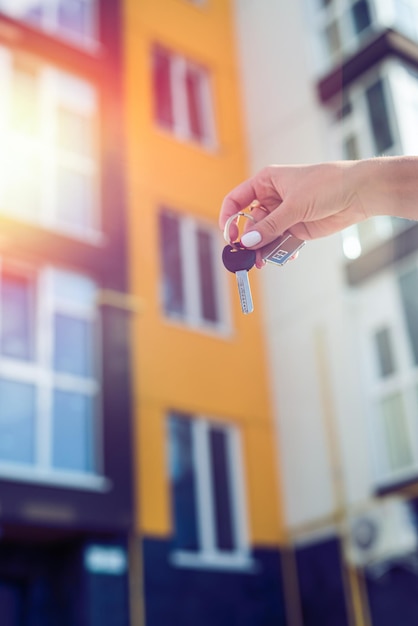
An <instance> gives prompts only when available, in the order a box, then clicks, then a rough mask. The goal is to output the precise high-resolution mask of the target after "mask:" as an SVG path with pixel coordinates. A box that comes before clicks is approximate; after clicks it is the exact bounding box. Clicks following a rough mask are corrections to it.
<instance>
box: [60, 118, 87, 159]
mask: <svg viewBox="0 0 418 626" xmlns="http://www.w3.org/2000/svg"><path fill="white" fill-rule="evenodd" d="M57 123H58V145H59V147H60V148H63V149H64V150H68V151H69V152H74V153H75V154H80V155H82V156H92V154H93V128H92V124H93V122H92V119H91V118H90V117H89V116H88V115H83V114H81V113H79V112H77V111H72V110H71V109H69V108H67V107H64V106H60V107H58V110H57Z"/></svg>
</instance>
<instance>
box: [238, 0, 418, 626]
mask: <svg viewBox="0 0 418 626" xmlns="http://www.w3.org/2000/svg"><path fill="white" fill-rule="evenodd" d="M236 11H237V33H238V47H239V59H240V64H241V71H242V80H243V98H244V103H245V113H246V122H247V128H248V146H249V153H250V159H251V168H252V171H253V172H254V173H255V172H256V171H257V170H258V169H260V168H261V167H263V166H264V165H268V164H270V163H312V162H320V161H326V160H332V159H335V158H338V159H341V158H350V159H356V158H363V157H370V156H374V155H377V154H386V155H391V154H418V1H417V0H292V1H285V0H236ZM417 184H418V172H417ZM417 215H418V207H417ZM262 277H263V281H262V282H263V297H264V301H263V303H257V302H256V303H255V305H256V306H263V308H264V311H265V330H266V341H267V343H268V346H269V358H270V372H271V384H272V390H273V394H274V398H275V404H276V412H277V425H278V429H277V431H278V447H279V465H280V470H279V471H280V473H281V476H282V480H283V486H284V494H285V507H286V515H287V522H288V526H289V542H290V543H291V544H292V545H293V546H295V548H296V551H295V555H296V562H297V567H298V573H299V590H298V593H299V596H300V599H301V600H300V603H301V607H302V609H301V611H300V612H299V614H298V617H297V618H296V617H295V618H294V619H295V620H296V619H299V622H297V621H294V623H295V625H296V624H299V623H300V624H304V626H307V625H308V624H309V626H310V625H311V624H312V625H315V624H318V625H319V624H320V625H321V626H322V625H323V624H328V623H330V624H332V625H333V626H334V624H337V623H338V624H340V623H341V624H343V623H344V621H337V617H334V618H333V619H334V621H330V622H327V621H326V619H325V617H324V616H325V613H324V611H325V612H326V610H327V609H326V606H327V604H328V608H329V602H328V603H327V601H326V600H324V603H323V605H321V602H320V601H318V604H317V606H316V607H315V609H313V608H312V606H311V608H312V611H311V612H309V610H308V609H307V608H306V607H307V606H308V605H309V602H310V600H311V596H310V595H309V594H310V591H309V584H308V583H307V582H306V581H307V577H308V578H309V576H311V574H310V573H309V572H308V573H307V571H308V569H309V568H307V558H308V557H306V554H305V556H304V548H306V550H307V549H308V547H309V549H312V550H313V551H314V550H315V549H316V548H317V549H318V561H319V560H320V559H321V557H320V554H321V549H320V548H321V546H323V547H324V549H325V548H326V547H327V550H329V549H330V546H332V545H334V547H333V548H332V550H334V553H333V554H334V556H333V557H332V559H334V561H333V563H334V565H332V566H331V565H329V567H328V570H327V571H325V570H326V566H325V565H322V567H323V569H322V570H321V571H322V575H323V576H324V580H323V582H324V581H326V580H327V581H329V582H331V581H332V580H333V574H332V573H331V570H333V568H334V569H335V568H337V569H338V567H337V565H338V559H339V546H340V545H341V544H340V539H339V538H344V539H343V543H344V544H345V545H347V543H350V541H348V539H347V536H348V535H347V534H346V533H344V528H345V527H346V520H347V519H349V518H350V519H351V516H352V515H358V514H359V512H360V513H361V514H362V512H363V511H364V508H365V507H366V508H368V507H370V505H371V504H372V503H374V508H375V507H376V502H377V498H379V502H382V501H383V500H385V501H387V498H388V497H389V496H393V494H396V495H397V496H399V493H400V492H401V494H402V496H403V497H405V495H406V496H407V501H408V503H409V504H408V507H409V509H410V510H411V511H413V509H414V507H415V506H416V505H415V501H414V496H415V494H418V490H417V484H418V483H417V480H418V432H417V431H418V295H417V294H418V225H416V224H415V223H412V222H407V221H404V220H397V219H391V218H376V219H374V220H369V221H367V222H364V223H362V224H360V225H359V226H355V227H352V228H350V229H347V231H345V232H344V233H342V234H337V235H334V236H331V237H328V238H324V239H321V240H316V241H313V242H309V243H308V244H307V245H306V246H305V248H304V249H303V251H302V252H301V254H300V258H299V259H298V261H297V262H293V263H289V264H288V265H287V266H286V267H285V268H284V269H278V268H276V267H275V266H274V267H273V266H269V267H267V268H265V269H263V271H262ZM400 507H403V505H400V506H397V507H395V508H396V513H395V515H396V514H397V513H402V512H403V508H400ZM385 519H388V518H385ZM379 523H380V525H382V524H383V523H384V522H379ZM386 525H387V524H386ZM392 535H393V537H392V539H391V541H392V544H393V546H392V547H394V550H395V553H396V552H397V553H401V552H402V554H403V548H405V546H407V548H405V550H404V551H406V552H407V553H408V554H409V552H412V550H413V548H414V547H415V541H416V540H415V533H414V532H413V526H411V525H410V524H409V523H407V522H404V523H403V524H402V525H399V524H398V525H397V526H396V532H394V533H392ZM400 537H403V538H405V537H406V538H407V539H405V544H404V545H403V547H402V546H401V545H400V544H401V539H399V538H400ZM330 542H331V543H330ZM333 542H334V544H333ZM397 544H399V545H397ZM351 547H353V544H352V541H351ZM373 549H374V550H375V551H374V552H373V553H372V552H370V551H367V549H364V550H363V552H361V549H360V550H359V549H357V552H356V554H355V556H354V557H351V559H349V562H350V563H351V564H352V563H353V558H354V561H355V562H356V563H357V561H356V558H357V559H360V564H361V565H366V564H369V562H370V561H371V560H372V559H373V558H374V557H376V558H377V559H378V560H379V562H382V563H384V564H385V565H384V567H385V570H387V569H388V568H389V565H388V563H387V559H386V556H385V555H384V554H383V548H382V547H381V546H380V547H379V546H378V545H377V544H376V545H375V546H374V548H373ZM306 550H305V552H306ZM379 550H380V552H379ZM312 554H313V552H311V556H310V557H309V558H310V559H311V562H312V559H313V557H312ZM346 554H351V555H352V552H349V553H346ZM328 555H329V552H328ZM383 557H384V558H383ZM327 558H328V557H327ZM330 558H331V557H330ZM322 563H324V561H323V560H322ZM346 565H347V564H346V563H345V564H344V562H342V565H341V568H340V570H341V572H340V573H341V587H342V588H343V591H342V592H341V594H342V595H341V597H340V601H341V607H342V606H343V605H344V606H345V609H343V608H340V609H339V610H340V613H338V611H337V613H338V616H339V617H338V619H340V618H341V620H344V619H346V620H349V619H354V620H355V622H353V623H355V624H366V623H370V624H373V626H381V625H385V626H386V624H388V625H389V624H390V625H391V626H393V625H394V624H395V623H399V624H402V626H409V625H410V624H411V626H412V625H413V624H415V623H416V622H417V619H418V607H416V606H415V605H414V602H415V601H414V600H413V599H412V597H411V598H410V601H409V599H407V600H405V601H403V602H402V608H401V609H400V613H399V615H401V614H402V611H404V613H403V614H402V617H400V618H399V619H397V621H396V622H394V621H393V616H392V614H391V612H390V608H391V607H393V610H395V607H397V606H398V604H399V601H398V596H397V586H396V584H397V583H396V584H395V582H393V581H392V582H393V584H391V585H390V588H388V589H385V591H384V588H383V587H382V585H381V581H380V577H379V576H378V575H377V574H379V572H380V571H381V570H377V569H376V568H375V569H374V570H373V571H372V574H373V576H372V575H371V574H370V569H367V571H366V577H365V578H364V579H363V577H361V580H360V577H359V576H356V572H357V574H358V570H355V571H354V572H353V570H352V568H351V567H350V568H348V569H347V566H346ZM382 567H383V566H382ZM335 575H337V574H335ZM338 575H339V574H338ZM312 576H314V575H313V574H312ZM402 576H410V577H414V576H415V575H414V574H412V573H411V574H407V573H406V570H405V568H402ZM334 578H335V577H334ZM408 580H409V579H408ZM411 580H412V579H411ZM304 581H305V582H304ZM347 581H348V583H347ZM359 581H360V582H359ZM362 581H363V582H362ZM379 581H380V582H379ZM416 582H417V581H416V579H415V584H416ZM321 584H322V583H321ZM362 587H364V588H367V592H368V593H367V594H363V599H362V601H361V602H360V605H361V606H360V608H359V607H358V606H357V608H356V594H357V596H359V595H361V589H362ZM311 591H312V590H311ZM324 591H325V587H324ZM340 591H341V590H340ZM338 593H340V592H338ZM338 593H337V595H338ZM382 593H386V600H387V605H386V608H385V609H383V605H382V602H381V597H382ZM326 597H328V598H329V596H326ZM342 597H344V600H342V599H341V598H342ZM350 606H352V607H353V608H352V610H351V609H350ZM388 607H389V608H388ZM315 611H316V612H315ZM321 611H322V613H321ZM337 613H336V614H335V615H337ZM342 613H345V617H341V615H342ZM350 615H351V618H350V617H349V616H350ZM307 616H308V617H307ZM309 616H310V617H309ZM367 619H368V620H369V622H367ZM303 620H305V621H303ZM315 620H317V621H315ZM321 620H322V621H321ZM361 620H363V621H361ZM385 620H388V621H385ZM391 620H392V621H391ZM347 623H349V621H347ZM292 626H293V623H292Z"/></svg>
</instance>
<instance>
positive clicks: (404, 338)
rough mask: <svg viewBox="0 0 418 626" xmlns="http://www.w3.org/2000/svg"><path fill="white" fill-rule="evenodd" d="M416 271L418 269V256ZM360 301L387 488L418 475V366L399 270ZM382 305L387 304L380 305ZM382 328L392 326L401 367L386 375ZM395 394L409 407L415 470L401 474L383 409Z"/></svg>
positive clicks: (369, 408) (366, 370)
mask: <svg viewBox="0 0 418 626" xmlns="http://www.w3.org/2000/svg"><path fill="white" fill-rule="evenodd" d="M412 267H418V258H417V257H416V258H415V261H414V263H413V265H412ZM404 268H405V269H406V270H407V269H411V265H407V264H406V265H404ZM400 269H401V268H400ZM402 269H403V268H402ZM357 301H358V305H357V311H358V336H359V337H360V342H359V348H360V353H359V362H360V363H361V366H362V371H363V376H362V379H363V381H364V393H365V405H364V408H365V416H366V423H367V430H368V435H369V442H370V448H371V453H372V469H373V479H374V486H375V488H384V487H388V486H391V485H394V484H397V483H400V482H403V481H407V480H410V479H414V478H416V477H417V476H418V394H417V390H418V366H416V365H415V363H414V360H413V356H412V353H411V347H410V342H409V336H408V330H407V327H406V323H405V321H404V315H403V310H402V303H401V299H400V295H399V290H398V286H397V275H395V273H394V271H392V270H388V271H385V272H384V273H382V274H381V275H379V277H378V278H376V279H375V280H373V282H371V283H370V282H369V283H368V285H367V286H365V287H362V288H360V289H359V291H358V298H357ZM382 302H384V306H380V305H379V303H382ZM381 328H388V329H389V331H390V333H391V339H392V349H393V352H394V361H395V364H396V367H395V371H394V372H393V373H392V374H390V375H388V376H384V377H381V376H380V374H379V368H378V361H377V356H376V347H375V342H374V336H375V333H376V331H378V330H380V329H381ZM394 393H399V394H400V395H401V397H402V400H403V403H404V408H405V418H406V429H407V438H408V442H409V444H410V451H411V454H412V458H413V462H412V465H411V466H409V467H405V468H401V469H398V470H395V469H391V468H390V464H389V459H388V451H387V448H386V441H385V433H384V430H383V426H382V425H381V419H382V416H381V414H380V410H379V406H380V401H381V400H383V399H384V398H385V397H389V396H391V395H392V394H394ZM413 396H415V397H413Z"/></svg>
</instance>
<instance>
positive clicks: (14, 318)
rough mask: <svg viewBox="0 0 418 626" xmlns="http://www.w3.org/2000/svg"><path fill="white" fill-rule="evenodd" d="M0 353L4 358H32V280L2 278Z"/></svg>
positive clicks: (7, 276)
mask: <svg viewBox="0 0 418 626" xmlns="http://www.w3.org/2000/svg"><path fill="white" fill-rule="evenodd" d="M0 294H1V312H0V320H1V353H2V354H3V355H5V356H8V357H11V358H14V359H22V360H26V361H28V360H32V359H33V358H34V326H35V323H36V320H35V309H34V289H33V284H32V281H31V280H30V279H29V278H27V277H25V276H19V275H17V274H16V275H14V274H7V273H5V274H3V275H2V276H1V286H0Z"/></svg>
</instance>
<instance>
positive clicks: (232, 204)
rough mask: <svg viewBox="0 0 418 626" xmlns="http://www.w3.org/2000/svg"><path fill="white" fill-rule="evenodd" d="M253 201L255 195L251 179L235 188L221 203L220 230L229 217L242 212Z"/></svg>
mask: <svg viewBox="0 0 418 626" xmlns="http://www.w3.org/2000/svg"><path fill="white" fill-rule="evenodd" d="M255 199H256V194H255V191H254V187H253V184H252V181H251V179H250V180H246V181H244V182H243V183H241V184H240V185H238V187H235V189H233V190H232V191H231V192H230V193H229V194H228V195H227V196H226V197H225V198H224V201H223V202H222V207H221V212H220V215H219V226H220V228H221V230H223V229H224V228H225V224H226V222H227V220H228V219H229V218H230V217H231V215H234V214H235V213H238V211H242V210H243V209H245V208H246V207H247V206H248V205H249V204H251V202H252V201H253V200H255Z"/></svg>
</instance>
